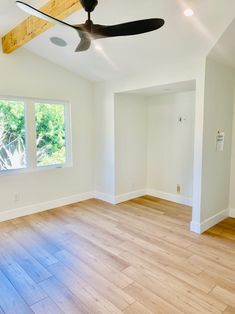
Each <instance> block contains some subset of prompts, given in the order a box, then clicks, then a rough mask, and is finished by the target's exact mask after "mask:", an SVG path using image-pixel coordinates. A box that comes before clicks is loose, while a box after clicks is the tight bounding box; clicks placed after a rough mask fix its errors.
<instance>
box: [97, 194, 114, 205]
mask: <svg viewBox="0 0 235 314" xmlns="http://www.w3.org/2000/svg"><path fill="white" fill-rule="evenodd" d="M94 198H97V199H98V200H101V201H104V202H107V203H110V204H115V195H113V194H106V193H101V192H97V191H96V192H94Z"/></svg>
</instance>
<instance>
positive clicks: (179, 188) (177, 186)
mask: <svg viewBox="0 0 235 314" xmlns="http://www.w3.org/2000/svg"><path fill="white" fill-rule="evenodd" d="M176 191H177V193H178V194H180V193H181V186H180V185H179V184H177V185H176Z"/></svg>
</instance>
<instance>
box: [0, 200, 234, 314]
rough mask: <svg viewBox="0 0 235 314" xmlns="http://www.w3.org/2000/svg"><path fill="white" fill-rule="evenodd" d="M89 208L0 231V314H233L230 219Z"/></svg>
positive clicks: (152, 205) (142, 205) (98, 204)
mask: <svg viewBox="0 0 235 314" xmlns="http://www.w3.org/2000/svg"><path fill="white" fill-rule="evenodd" d="M190 216H191V209H190V208H188V207H186V206H181V205H177V204H175V203H170V202H166V201H163V200H159V199H154V198H152V197H147V196H146V197H143V198H139V199H136V200H133V201H129V202H126V203H123V204H120V205H116V206H114V205H109V204H107V203H104V202H102V201H97V200H90V201H86V202H81V203H79V204H74V205H70V206H66V207H62V208H60V209H54V210H51V211H48V212H44V213H40V214H36V215H32V216H27V217H24V218H19V219H15V220H12V221H10V222H4V223H1V224H0V313H7V314H8V313H9V314H15V313H19V314H26V313H40V314H47V313H50V314H60V313H66V314H73V313H87V314H92V313H95V314H96V313H102V314H103V313H104V314H105V313H126V314H146V313H169V314H178V313H187V314H188V313H195V314H198V313H203V314H206V313H224V314H231V313H235V220H233V219H227V220H226V221H225V222H222V223H220V224H219V225H217V226H216V227H215V228H213V229H211V230H210V231H209V232H207V233H206V234H203V235H201V236H199V235H196V234H194V233H190V232H189V231H188V230H189V222H190Z"/></svg>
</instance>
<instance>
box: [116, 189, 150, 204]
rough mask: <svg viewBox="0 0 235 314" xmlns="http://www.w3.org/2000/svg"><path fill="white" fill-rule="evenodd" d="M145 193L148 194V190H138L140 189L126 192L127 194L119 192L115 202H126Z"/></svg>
mask: <svg viewBox="0 0 235 314" xmlns="http://www.w3.org/2000/svg"><path fill="white" fill-rule="evenodd" d="M144 195H146V190H138V191H133V192H129V193H125V194H119V195H117V196H116V197H115V204H119V203H122V202H126V201H129V200H132V199H134V198H137V197H141V196H144Z"/></svg>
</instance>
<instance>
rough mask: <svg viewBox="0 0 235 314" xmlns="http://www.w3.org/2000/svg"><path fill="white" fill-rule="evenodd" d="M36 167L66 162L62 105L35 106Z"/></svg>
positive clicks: (40, 104) (63, 110) (63, 109)
mask: <svg viewBox="0 0 235 314" xmlns="http://www.w3.org/2000/svg"><path fill="white" fill-rule="evenodd" d="M35 112H36V136H37V165H38V166H49V165H57V164H64V163H65V162H66V145H65V108H64V105H56V104H42V103H37V104H35Z"/></svg>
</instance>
